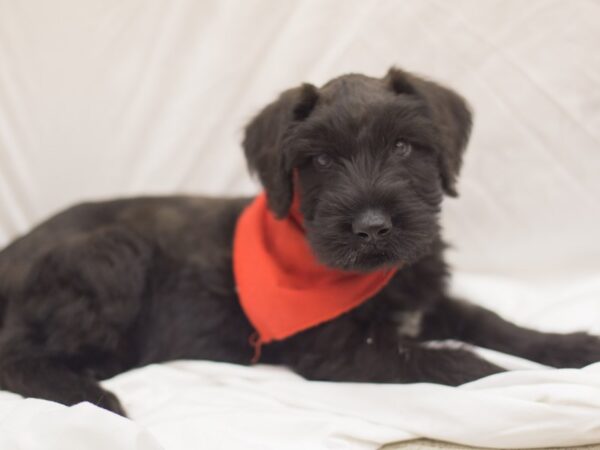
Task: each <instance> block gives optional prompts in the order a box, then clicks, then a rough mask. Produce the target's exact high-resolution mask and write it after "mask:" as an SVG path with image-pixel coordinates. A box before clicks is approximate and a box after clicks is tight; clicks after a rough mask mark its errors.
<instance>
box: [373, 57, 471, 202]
mask: <svg viewBox="0 0 600 450" xmlns="http://www.w3.org/2000/svg"><path fill="white" fill-rule="evenodd" d="M384 81H385V82H387V83H388V85H389V86H390V87H391V89H392V90H393V91H394V92H396V93H397V94H409V95H410V94H412V95H418V96H420V97H421V98H422V99H424V100H425V102H426V104H427V107H428V109H429V111H430V114H431V117H432V119H433V121H434V122H435V123H436V124H437V126H438V131H439V140H440V147H441V149H440V150H441V153H440V160H439V164H440V173H441V176H442V187H443V188H444V191H445V192H446V194H448V195H450V196H452V197H456V196H457V195H458V194H457V192H456V181H457V178H458V173H459V172H460V167H461V165H462V156H463V153H464V151H465V148H466V146H467V142H468V141H469V136H470V134H471V125H472V114H471V111H470V108H469V105H468V104H467V102H466V101H465V99H463V98H462V97H461V96H460V95H458V94H457V93H456V92H454V91H452V90H450V89H448V88H445V87H443V86H440V85H439V84H436V83H434V82H432V81H428V80H425V79H423V78H420V77H418V76H416V75H413V74H411V73H408V72H405V71H403V70H401V69H397V68H395V67H392V68H391V69H390V70H389V72H388V74H387V75H386V77H385V78H384Z"/></svg>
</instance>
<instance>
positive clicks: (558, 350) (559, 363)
mask: <svg viewBox="0 0 600 450" xmlns="http://www.w3.org/2000/svg"><path fill="white" fill-rule="evenodd" d="M551 336H552V337H551V338H549V339H548V340H547V341H546V342H544V343H543V349H541V352H540V356H541V357H540V362H542V363H544V364H547V365H550V366H553V367H561V368H580V367H585V366H587V365H589V364H592V363H595V362H599V361H600V336H594V335H591V334H587V333H570V334H553V335H551Z"/></svg>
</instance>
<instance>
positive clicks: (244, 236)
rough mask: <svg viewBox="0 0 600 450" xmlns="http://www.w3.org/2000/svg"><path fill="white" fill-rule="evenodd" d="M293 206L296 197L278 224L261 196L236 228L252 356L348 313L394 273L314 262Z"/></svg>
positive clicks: (238, 275) (237, 270)
mask: <svg viewBox="0 0 600 450" xmlns="http://www.w3.org/2000/svg"><path fill="white" fill-rule="evenodd" d="M298 204H299V202H298V198H297V197H296V199H295V201H294V204H293V205H292V208H291V210H290V214H289V215H288V216H287V217H286V218H285V219H283V220H278V219H276V218H275V217H274V216H273V214H272V213H271V211H270V210H269V209H268V206H267V199H266V195H265V193H262V194H260V195H259V196H258V197H256V198H255V199H254V201H253V202H252V203H251V204H250V205H249V206H248V207H247V208H246V209H245V210H244V211H243V212H242V214H241V216H240V218H239V219H238V222H237V226H236V229H235V236H234V241H233V271H234V276H235V281H236V285H237V292H238V295H239V298H240V303H241V305H242V308H243V309H244V311H245V313H246V316H247V317H248V319H249V320H250V322H251V323H252V325H253V326H254V328H255V329H256V331H257V332H258V340H257V341H256V342H255V343H254V344H255V345H256V346H257V347H256V349H257V352H258V351H259V350H260V344H263V343H267V342H271V341H273V340H279V339H285V338H287V337H289V336H292V335H294V334H296V333H298V332H300V331H303V330H306V329H308V328H311V327H314V326H315V325H318V324H320V323H323V322H326V321H328V320H331V319H334V318H335V317H337V316H339V315H341V314H343V313H345V312H347V311H350V310H351V309H353V308H355V307H357V306H358V305H360V304H361V303H363V302H364V301H366V300H368V299H369V298H371V297H373V296H374V295H375V294H376V293H377V292H379V291H380V290H381V289H382V288H383V287H384V286H385V285H386V284H387V283H388V281H389V280H390V279H391V278H392V276H393V275H394V274H395V273H396V269H390V270H381V271H376V272H370V273H356V272H345V271H341V270H336V269H331V268H329V267H326V266H324V265H322V264H321V263H319V262H318V261H317V259H316V258H315V256H314V254H313V252H312V250H311V249H310V247H309V245H308V242H307V240H306V236H305V234H304V229H303V227H302V217H301V214H300V211H299V207H298ZM255 356H258V353H257V355H255Z"/></svg>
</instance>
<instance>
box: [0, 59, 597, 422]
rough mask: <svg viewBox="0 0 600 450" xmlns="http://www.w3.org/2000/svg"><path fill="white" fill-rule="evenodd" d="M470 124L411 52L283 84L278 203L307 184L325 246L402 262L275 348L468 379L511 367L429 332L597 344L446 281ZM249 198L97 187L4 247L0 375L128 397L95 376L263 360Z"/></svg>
mask: <svg viewBox="0 0 600 450" xmlns="http://www.w3.org/2000/svg"><path fill="white" fill-rule="evenodd" d="M470 128H471V114H470V112H469V109H468V107H467V105H466V103H465V101H464V100H463V99H462V98H461V97H460V96H458V95H457V94H456V93H454V92H452V91H451V90H449V89H447V88H444V87H442V86H440V85H438V84H435V83H433V82H430V81H426V80H424V79H421V78H419V77H417V76H415V75H412V74H409V73H406V72H403V71H401V70H398V69H392V70H390V72H389V73H388V74H387V75H386V76H385V77H384V78H383V79H376V78H370V77H366V76H362V75H346V76H342V77H340V78H336V79H334V80H332V81H330V82H329V83H327V84H326V85H325V86H323V87H321V88H316V87H314V86H312V85H309V84H305V85H303V86H301V87H299V88H296V89H292V90H289V91H286V92H284V93H283V94H282V95H281V97H280V98H279V99H278V100H277V101H275V102H274V103H272V104H270V105H269V106H267V107H266V108H265V109H264V110H263V111H262V112H261V113H260V114H259V115H258V116H257V117H256V118H255V119H254V120H253V121H252V122H251V123H250V124H249V126H248V127H247V130H246V137H245V140H244V151H245V154H246V157H247V159H248V162H249V165H250V168H251V169H252V170H254V171H256V172H257V173H258V175H259V177H260V180H261V182H262V183H263V185H264V187H265V190H266V192H267V195H268V201H269V207H270V208H271V210H272V212H273V213H274V214H275V215H276V216H278V217H284V216H286V214H287V212H288V209H289V208H290V204H291V202H292V198H293V195H294V192H293V191H294V189H298V190H299V191H300V198H301V205H300V208H301V212H302V214H303V217H304V225H305V228H306V237H307V239H308V241H309V243H310V246H311V248H312V250H313V251H314V253H315V255H316V256H317V258H318V259H319V260H320V261H321V262H322V263H324V264H326V265H328V266H331V267H334V268H338V269H342V270H351V271H363V272H365V271H371V270H374V269H378V268H381V267H389V266H396V265H399V264H404V266H403V268H402V269H401V270H399V271H398V272H397V274H396V275H395V276H394V278H393V279H392V280H391V282H389V284H388V285H387V286H386V287H385V288H384V289H383V290H382V291H381V292H380V293H379V294H377V295H376V296H375V297H374V298H373V299H371V300H370V301H368V302H366V303H364V304H362V305H361V306H359V307H357V308H356V309H354V310H352V311H351V312H349V313H346V314H343V315H342V316H340V317H338V318H336V319H334V320H331V321H329V322H326V323H325V324H322V325H319V326H316V327H314V328H311V329H308V330H306V331H303V332H301V333H299V334H296V335H295V336H293V337H291V338H288V339H285V340H283V341H279V342H276V343H274V344H271V345H267V346H266V347H265V348H264V350H263V355H262V359H261V361H262V362H266V363H273V364H283V365H286V366H288V367H290V368H292V369H293V370H295V371H297V372H298V373H300V374H302V375H303V376H305V377H307V378H309V379H318V380H333V381H365V382H367V381H370V382H393V383H396V382H418V381H428V382H436V383H445V384H451V385H458V384H461V383H464V382H467V381H471V380H474V379H477V378H480V377H483V376H486V375H489V374H493V373H496V372H500V371H502V370H503V369H502V368H500V367H497V366H495V365H493V364H491V363H489V362H487V361H485V360H483V359H481V358H479V357H478V356H477V355H475V354H474V353H472V352H471V351H469V350H468V349H467V348H432V347H431V346H428V345H424V342H426V341H429V340H437V339H448V338H451V339H457V340H460V341H464V342H467V343H472V344H476V345H479V346H483V347H487V348H491V349H496V350H499V351H502V352H506V353H510V354H513V355H518V356H522V357H525V358H528V359H530V360H534V361H538V362H541V363H544V364H548V365H551V366H555V367H581V366H584V365H586V364H589V363H591V362H594V361H598V360H600V340H599V339H598V338H596V337H593V336H590V335H587V334H585V333H575V334H568V335H560V334H549V333H539V332H536V331H532V330H527V329H523V328H520V327H517V326H515V325H513V324H510V323H508V322H506V321H504V320H502V319H501V318H500V317H498V316H497V315H496V314H494V313H492V312H490V311H487V310H485V309H482V308H480V307H478V306H474V305H470V304H468V303H464V302H462V301H457V300H455V299H452V298H450V297H449V296H448V294H447V292H446V279H447V272H448V271H447V266H446V264H445V263H444V259H443V250H444V244H443V242H442V240H441V237H440V227H439V224H438V215H439V210H440V204H441V201H442V196H443V194H444V193H446V194H448V195H456V190H455V183H456V178H457V176H458V172H459V169H460V166H461V159H462V153H463V151H464V149H465V146H466V144H467V140H468V137H469V131H470ZM293 173H296V174H297V180H296V181H295V182H293V180H292V178H293ZM250 200H251V199H207V198H200V197H170V198H137V199H129V200H116V201H111V202H102V203H86V204H82V205H79V206H76V207H73V208H71V209H69V210H67V211H65V212H63V213H61V214H59V215H57V216H55V217H53V218H51V219H50V220H48V221H46V222H45V223H43V224H41V225H40V226H38V227H37V228H35V229H34V230H33V231H31V232H30V233H29V234H27V235H26V236H24V237H21V238H20V239H18V240H16V241H15V242H14V243H12V244H11V245H10V246H9V247H7V248H6V249H4V250H3V251H2V252H1V253H0V311H1V313H0V317H1V321H2V324H1V328H0V387H1V388H3V389H7V390H10V391H13V392H16V393H19V394H22V395H24V396H30V397H41V398H45V399H50V400H55V401H58V402H61V403H65V404H74V403H77V402H81V401H89V402H92V403H95V404H97V405H100V406H102V407H104V408H107V409H110V410H113V411H116V412H118V413H121V414H123V409H122V408H121V406H120V404H119V401H118V400H117V399H116V397H115V396H114V395H112V394H111V393H109V392H106V391H105V390H103V389H102V388H101V387H100V386H99V385H98V382H97V380H99V379H103V378H107V377H111V376H113V375H115V374H117V373H119V372H122V371H125V370H128V369H130V368H132V367H136V366H142V365H145V364H149V363H153V362H159V361H166V360H173V359H178V358H193V359H205V360H214V361H226V362H233V363H239V364H249V363H250V361H251V358H252V356H253V349H252V347H251V346H250V345H249V343H248V337H249V336H250V335H251V334H252V333H253V329H252V326H251V325H250V323H249V322H248V320H247V318H246V316H245V315H244V313H243V311H242V309H241V308H240V304H239V301H238V298H237V296H236V289H235V283H234V278H233V274H232V235H233V231H234V227H235V224H236V220H237V218H238V216H239V214H240V212H241V211H242V210H243V209H244V207H245V206H246V205H247V204H248V202H249V201H250ZM366 211H370V213H368V214H367V213H366Z"/></svg>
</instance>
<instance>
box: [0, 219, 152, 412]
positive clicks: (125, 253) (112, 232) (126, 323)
mask: <svg viewBox="0 0 600 450" xmlns="http://www.w3.org/2000/svg"><path fill="white" fill-rule="evenodd" d="M150 254H151V249H150V246H149V245H148V244H147V243H146V242H145V241H144V240H143V239H141V238H139V237H138V236H136V235H135V234H133V233H131V232H129V231H127V230H125V229H121V228H118V227H108V228H103V229H100V230H97V231H94V232H90V233H87V234H85V235H80V236H77V237H74V238H72V239H71V240H69V241H68V242H65V243H58V244H57V245H56V247H55V248H54V249H52V250H51V251H50V252H48V253H47V254H46V255H45V256H44V257H42V258H41V259H40V260H38V261H36V262H35V263H34V265H33V267H32V269H31V272H30V274H29V276H28V277H27V279H26V282H25V285H24V286H23V289H22V290H21V291H20V292H19V293H18V295H17V296H16V297H15V298H11V299H9V303H8V305H7V310H6V316H5V320H4V324H3V328H2V331H1V332H0V388H2V389H6V390H9V391H13V392H15V393H18V394H21V395H24V396H28V397H39V398H43V399H47V400H53V401H57V402H60V403H63V404H67V405H71V404H74V403H79V402H82V401H89V402H91V403H94V404H97V405H98V406H101V407H103V408H106V409H109V410H111V411H114V412H116V413H119V414H124V412H123V409H122V407H121V406H120V404H119V401H118V400H117V398H116V397H115V396H114V395H113V394H111V393H109V392H107V391H105V390H103V389H102V388H101V387H100V386H99V384H98V383H97V381H96V379H97V378H100V377H105V376H109V375H113V374H115V373H117V372H118V371H121V370H125V369H126V368H128V366H131V360H132V358H133V357H134V349H132V348H130V347H129V344H128V342H127V339H126V337H127V332H128V330H130V329H131V327H132V326H133V324H134V323H135V321H136V318H137V316H138V314H139V311H140V308H141V298H142V294H143V289H144V287H145V276H146V271H147V266H148V265H149V260H150Z"/></svg>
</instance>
